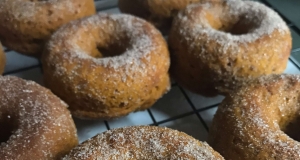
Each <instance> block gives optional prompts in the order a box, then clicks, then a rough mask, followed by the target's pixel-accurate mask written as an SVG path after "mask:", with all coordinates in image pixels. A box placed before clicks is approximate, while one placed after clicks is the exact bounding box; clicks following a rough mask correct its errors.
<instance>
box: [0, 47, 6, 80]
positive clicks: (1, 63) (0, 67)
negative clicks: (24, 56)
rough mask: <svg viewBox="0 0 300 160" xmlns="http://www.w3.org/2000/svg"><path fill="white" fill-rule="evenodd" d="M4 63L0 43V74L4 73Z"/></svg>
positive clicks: (3, 54)
mask: <svg viewBox="0 0 300 160" xmlns="http://www.w3.org/2000/svg"><path fill="white" fill-rule="evenodd" d="M5 61H6V60H5V53H4V52H3V48H2V45H1V43H0V74H2V73H3V72H4V67H5Z"/></svg>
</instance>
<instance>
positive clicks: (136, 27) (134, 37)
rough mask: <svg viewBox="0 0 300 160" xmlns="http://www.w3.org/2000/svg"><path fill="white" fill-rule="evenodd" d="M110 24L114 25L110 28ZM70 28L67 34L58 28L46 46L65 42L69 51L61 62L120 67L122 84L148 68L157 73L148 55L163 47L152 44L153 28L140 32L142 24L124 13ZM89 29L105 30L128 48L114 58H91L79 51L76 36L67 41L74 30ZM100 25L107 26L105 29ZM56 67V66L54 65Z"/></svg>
mask: <svg viewBox="0 0 300 160" xmlns="http://www.w3.org/2000/svg"><path fill="white" fill-rule="evenodd" d="M112 23H113V24H114V25H112ZM70 25H72V29H71V30H68V32H69V33H67V32H65V31H63V30H64V29H63V28H62V29H61V32H60V31H58V32H57V33H56V34H55V35H54V36H53V41H52V42H50V44H49V46H51V45H53V44H54V45H55V44H57V43H62V42H60V41H61V39H64V40H65V41H64V43H65V44H66V45H67V47H68V49H69V51H67V52H70V54H68V53H64V55H63V57H64V58H65V59H68V60H69V61H73V62H75V61H76V59H85V60H89V61H90V62H92V64H91V65H92V66H98V65H99V66H102V67H105V68H112V69H114V70H118V69H120V68H123V69H124V70H125V72H124V73H123V74H125V75H123V76H122V79H123V80H124V81H126V77H127V76H131V75H132V74H134V73H139V74H142V75H146V74H147V73H148V70H149V69H150V67H151V69H152V70H153V71H154V72H155V71H156V70H157V68H155V67H156V66H155V65H154V66H153V65H152V66H149V61H150V60H151V56H154V55H153V54H152V55H150V53H153V51H155V50H156V49H158V48H160V47H162V45H164V44H158V43H154V39H153V38H154V37H155V36H161V35H160V33H159V32H158V31H157V30H155V28H154V27H153V28H152V27H151V28H149V27H148V28H147V30H146V29H144V28H143V26H145V21H143V20H141V19H137V18H134V17H132V16H129V15H124V14H123V15H121V14H115V15H107V14H103V13H101V14H98V15H96V16H92V17H89V18H86V19H84V20H82V21H81V22H79V23H78V22H74V23H71V24H70ZM90 26H94V27H97V28H100V29H102V30H107V32H112V33H113V36H115V37H116V39H121V38H122V37H127V38H128V39H129V42H128V43H129V45H130V46H128V47H127V49H126V50H125V52H124V53H122V54H121V55H118V56H114V57H104V58H94V57H91V56H90V55H89V53H88V51H85V50H83V49H82V48H80V46H78V44H77V41H79V40H80V37H75V36H74V37H72V38H70V36H72V35H74V34H76V31H77V30H78V29H79V28H78V27H80V28H81V29H82V30H84V31H88V30H89V28H91V27H90ZM102 26H109V27H108V28H107V27H102ZM65 27H66V26H65ZM101 34H105V33H101ZM124 34H125V35H124ZM103 36H105V35H103ZM67 37H69V38H67ZM52 43H53V44H52ZM117 43H122V41H121V40H120V42H117ZM123 43H126V42H123ZM155 54H157V55H155V56H159V55H158V54H159V53H155ZM162 58H165V57H162ZM163 61H164V63H165V64H166V65H167V66H168V64H169V59H168V58H167V59H166V60H164V59H163ZM79 64H80V63H78V65H79ZM58 65H59V64H58ZM79 66H80V65H79ZM58 68H60V67H59V66H58ZM60 71H62V72H63V69H61V70H60ZM58 74H62V73H58ZM111 76H114V75H111ZM116 76H118V75H116Z"/></svg>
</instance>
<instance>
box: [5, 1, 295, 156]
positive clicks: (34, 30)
mask: <svg viewBox="0 0 300 160" xmlns="http://www.w3.org/2000/svg"><path fill="white" fill-rule="evenodd" d="M119 8H120V10H121V11H122V12H124V13H127V14H113V15H111V14H106V13H97V14H96V11H95V6H94V2H93V0H85V1H83V0H60V1H57V0H46V1H30V0H2V1H0V15H2V16H0V41H1V42H2V44H3V45H4V46H5V47H7V48H9V49H12V50H15V51H18V52H20V53H22V54H25V55H28V56H33V57H37V58H40V59H41V61H42V67H43V71H44V82H45V87H47V88H49V89H46V88H44V87H42V86H40V85H38V84H36V83H35V82H31V81H26V80H22V79H19V78H16V77H10V76H0V100H1V105H0V124H1V125H0V131H3V132H1V133H0V142H3V143H1V145H0V157H3V158H4V159H61V158H63V159H65V160H69V159H75V160H76V159H174V160H175V159H197V160H200V159H201V160H202V159H203V160H204V159H205V160H206V159H220V160H222V159H224V158H225V159H233V160H236V159H241V160H242V159H243V160H253V159H266V160H267V159H268V160H269V159H274V160H275V159H300V156H299V155H300V153H299V149H300V143H299V142H297V141H295V140H294V139H297V138H299V136H298V135H297V133H296V132H295V128H296V126H297V124H298V121H297V118H298V112H299V108H300V107H299V104H298V103H299V100H298V97H299V96H298V94H299V90H300V76H296V75H279V74H280V73H282V72H283V71H284V70H285V68H286V65H287V61H288V58H289V55H290V52H291V44H292V39H291V33H290V31H289V28H288V26H287V25H286V23H285V22H284V21H283V20H282V19H281V18H280V16H279V15H278V14H277V13H276V12H275V11H273V10H272V9H270V8H268V7H266V6H265V5H263V4H261V3H258V2H253V1H240V0H215V1H204V0H165V1H161V0H119ZM129 14H130V15H129ZM138 17H139V18H138ZM162 33H163V34H165V33H168V34H167V35H166V36H168V41H166V40H165V39H164V37H163V35H162ZM4 66H5V55H4V53H3V49H2V46H1V44H0V73H3V70H4ZM169 72H170V75H171V77H172V78H174V80H175V81H176V82H177V83H178V84H179V85H181V86H183V87H184V88H186V89H188V90H190V91H193V92H195V93H198V94H201V95H204V96H215V95H218V94H222V95H224V96H226V98H225V100H224V101H223V102H222V104H221V105H220V107H219V109H218V111H217V114H216V116H215V118H214V120H213V125H212V128H211V130H210V133H209V140H208V142H209V143H210V145H211V146H212V147H213V148H211V147H210V146H209V145H208V144H207V143H205V142H204V143H203V142H199V141H198V140H196V139H194V138H193V137H191V136H189V135H187V134H185V133H182V132H179V131H176V130H172V129H168V128H164V127H156V126H132V127H125V128H119V129H113V130H110V131H106V132H104V133H101V134H98V135H96V136H94V137H93V138H91V139H89V140H87V141H85V142H83V143H82V144H80V145H78V139H77V134H76V127H75V125H74V122H73V119H72V117H71V115H72V116H74V117H78V118H81V119H93V120H99V119H100V120H103V119H104V120H107V119H112V118H118V117H122V116H126V115H128V114H129V113H131V112H134V111H140V110H145V109H148V108H149V107H151V106H152V105H153V104H154V103H155V102H156V101H157V100H158V99H159V98H160V97H162V96H163V95H164V94H165V93H166V92H168V91H169V89H170V77H169ZM2 124H4V125H2ZM291 137H292V138H294V139H292V138H291ZM77 145H78V146H77ZM214 149H215V150H216V151H214ZM218 152H219V153H220V154H219V153H218ZM223 157H224V158H223Z"/></svg>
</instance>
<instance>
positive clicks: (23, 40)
mask: <svg viewBox="0 0 300 160" xmlns="http://www.w3.org/2000/svg"><path fill="white" fill-rule="evenodd" d="M0 8H1V9H0V15H1V16H0V40H1V41H2V43H3V45H4V46H6V47H8V48H10V49H12V50H15V51H17V52H20V53H23V54H26V55H29V56H37V57H40V55H41V53H42V50H43V47H44V44H45V42H46V41H47V40H48V39H49V37H50V35H51V34H52V33H53V32H54V31H55V30H56V29H57V28H59V27H60V26H61V25H63V24H65V23H67V22H69V21H71V20H74V19H78V18H82V17H85V16H89V15H92V14H94V13H95V12H96V11H95V6H94V1H93V0H1V2H0Z"/></svg>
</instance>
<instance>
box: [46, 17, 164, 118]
mask: <svg viewBox="0 0 300 160" xmlns="http://www.w3.org/2000/svg"><path fill="white" fill-rule="evenodd" d="M44 54H45V55H44V57H43V58H42V59H43V67H44V79H45V84H46V86H48V87H49V88H50V89H51V90H52V91H53V92H54V93H55V94H56V95H58V96H59V97H61V98H62V99H63V100H64V101H66V102H67V103H68V104H69V106H70V110H71V112H72V114H73V115H74V116H76V117H79V118H85V119H99V118H104V119H108V118H115V117H120V116H124V115H127V114H128V113H130V112H132V111H136V110H144V109H146V108H148V107H150V106H152V105H153V103H155V102H156V100H157V99H159V98H160V97H161V96H162V95H163V94H164V93H165V92H166V91H167V90H169V87H170V80H169V76H168V69H169V65H170V62H169V61H170V59H169V52H168V48H167V44H166V42H165V40H164V38H163V37H162V35H161V34H160V32H159V31H157V30H156V29H155V28H154V27H153V26H152V25H151V24H149V23H148V22H146V21H144V20H142V19H139V18H135V17H133V16H130V15H122V14H116V15H108V14H104V13H99V14H97V15H94V16H91V17H88V18H84V19H81V20H77V21H74V22H72V23H69V24H67V25H65V26H63V27H62V28H61V29H59V30H58V31H57V32H56V33H55V34H54V35H53V36H52V37H51V39H50V41H49V44H48V45H47V47H46V49H45V53H44Z"/></svg>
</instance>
